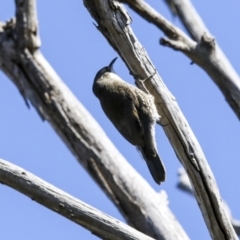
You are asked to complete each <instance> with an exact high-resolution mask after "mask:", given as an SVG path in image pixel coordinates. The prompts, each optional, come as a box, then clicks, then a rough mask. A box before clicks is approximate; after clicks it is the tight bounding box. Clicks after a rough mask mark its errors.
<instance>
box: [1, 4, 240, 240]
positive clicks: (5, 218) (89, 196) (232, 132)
mask: <svg viewBox="0 0 240 240" xmlns="http://www.w3.org/2000/svg"><path fill="white" fill-rule="evenodd" d="M148 2H149V3H150V4H152V5H153V6H154V7H155V8H156V9H157V10H158V11H160V12H161V13H162V14H163V15H164V16H165V17H167V18H168V19H169V20H171V21H172V22H173V23H174V24H176V25H177V26H179V27H182V25H181V23H180V22H179V20H177V19H174V18H173V17H172V15H171V14H170V13H169V10H168V8H167V7H166V6H165V4H164V3H163V1H153V0H151V1H148ZM193 3H194V5H195V7H196V8H197V10H198V12H199V13H200V15H201V16H202V18H203V20H204V22H205V24H206V25H207V26H208V28H209V30H210V31H211V33H212V35H213V36H215V37H216V40H217V42H218V44H219V45H220V47H221V48H222V50H223V51H224V53H225V54H226V56H227V57H228V59H229V60H230V62H231V63H232V65H233V66H234V68H235V69H236V71H237V72H238V73H239V72H240V65H239V62H240V57H239V56H240V50H239V40H240V31H239V22H240V15H239V9H240V2H239V1H218V2H217V3H216V1H208V3H207V4H206V3H205V1H200V0H195V1H193ZM37 5H38V17H39V27H40V37H41V41H42V47H41V51H42V53H43V55H44V56H45V58H46V59H47V60H48V61H49V62H50V64H51V65H52V66H53V68H54V69H55V71H56V72H57V73H58V74H59V76H60V77H61V78H62V80H63V81H64V82H65V83H66V84H67V85H68V87H69V88H70V89H71V91H72V92H73V93H74V94H75V95H76V96H77V98H78V99H79V100H80V101H81V102H82V104H83V105H84V106H85V107H86V108H87V109H88V111H89V112H90V113H91V114H92V115H93V116H94V117H95V118H96V119H97V121H98V122H99V123H100V125H101V126H102V128H103V129H104V131H105V132H106V133H107V135H108V136H109V138H110V139H111V140H112V141H113V143H114V144H115V145H116V147H117V148H118V149H119V150H120V152H121V153H122V154H123V155H124V156H125V157H126V159H127V160H128V161H129V162H130V163H131V164H132V165H133V166H134V168H135V169H136V170H137V171H138V172H139V173H140V174H141V175H142V176H143V177H144V178H145V179H146V180H147V181H148V182H149V184H151V186H152V187H153V188H154V189H155V190H156V191H160V190H162V189H164V190H165V191H166V192H167V194H168V197H169V202H170V203H169V204H170V208H171V210H172V211H173V213H174V214H175V216H176V218H177V219H178V221H179V222H180V223H181V224H182V226H183V227H184V229H185V231H186V232H187V234H188V235H189V237H190V238H191V239H196V240H202V239H210V236H209V233H208V231H207V229H206V226H205V223H204V221H203V219H202V215H201V212H200V210H199V208H198V205H197V203H196V201H195V199H194V198H193V197H191V196H189V195H187V194H185V193H183V192H180V191H179V190H178V189H176V184H177V170H178V168H179V167H180V163H179V161H178V159H177V158H176V156H175V154H174V151H173V149H172V147H171V145H170V144H169V142H168V139H167V138H166V136H165V135H164V132H163V130H162V129H161V127H160V126H157V128H156V135H157V143H158V150H159V152H160V154H161V157H162V159H163V161H164V163H165V165H166V169H167V175H168V178H167V181H166V182H165V183H163V184H162V185H161V186H158V185H156V184H155V182H154V181H153V179H152V177H151V176H150V173H149V172H148V169H147V167H146V164H145V163H144V161H143V160H142V158H141V157H140V156H139V154H138V152H137V151H136V149H135V148H134V147H133V146H131V145H130V144H129V143H128V142H126V141H125V140H124V139H123V137H122V136H121V135H120V134H119V133H118V132H117V131H116V130H115V128H114V127H113V126H112V125H111V123H110V122H109V120H108V119H107V118H106V116H105V115H104V113H103V112H102V110H101V107H100V105H99V102H98V100H97V99H96V98H95V97H94V95H93V93H92V82H93V78H94V76H95V74H96V72H97V71H98V70H99V69H100V68H102V67H103V66H106V65H107V64H109V62H110V61H111V60H112V59H113V58H114V57H116V56H117V54H116V52H114V50H113V49H112V48H111V47H110V46H109V45H108V43H107V41H106V40H105V39H104V37H103V36H102V35H101V34H100V33H99V32H98V31H97V30H96V28H95V27H94V25H93V24H92V22H94V20H93V19H92V18H91V17H90V15H89V13H88V11H87V10H86V9H85V7H84V6H83V3H82V1H77V0H68V1H57V0H51V1H38V2H37ZM0 6H1V8H0V20H1V21H5V20H8V19H9V18H11V17H12V16H13V15H14V12H15V9H14V1H11V0H8V1H6V0H0ZM130 14H131V16H132V18H133V23H132V28H133V30H134V32H135V34H136V36H137V37H138V39H139V41H140V42H141V43H142V44H143V46H144V47H145V49H146V50H147V52H148V54H149V56H150V58H151V60H152V62H153V63H154V64H155V66H156V68H157V70H158V72H159V74H160V75H161V77H162V78H163V80H164V82H165V84H166V85H167V87H168V88H169V90H170V91H171V92H172V94H173V95H174V96H175V97H176V99H177V101H178V104H179V106H180V108H181V110H182V112H183V113H184V115H185V117H186V119H187V120H188V122H189V124H190V126H191V128H192V130H193V132H194V134H195V135H196V137H197V138H198V140H199V142H200V145H201V147H202V149H203V151H204V153H205V156H206V158H207V160H208V162H209V165H210V167H211V169H212V171H213V173H214V175H215V178H216V180H217V183H218V186H219V189H220V192H221V195H222V197H223V198H224V200H225V201H226V202H227V203H228V205H229V207H230V208H231V210H232V213H233V216H234V217H235V218H238V219H240V209H239V202H240V191H239V182H240V174H239V169H240V156H239V149H240V141H239V136H240V135H239V133H240V124H239V121H238V119H237V117H236V116H235V114H234V113H233V111H232V110H231V109H230V107H229V106H228V104H227V103H226V101H225V100H224V97H223V95H222V94H221V92H220V91H219V90H218V88H217V87H216V86H215V84H214V83H213V81H212V80H211V79H210V78H209V77H208V76H207V74H206V73H205V72H204V71H203V70H201V69H200V68H199V67H198V66H196V65H190V60H189V59H187V58H186V57H185V56H183V54H181V53H179V52H174V51H173V50H171V49H168V48H165V47H162V46H160V45H159V38H160V37H162V36H163V34H162V33H161V32H160V31H159V30H158V29H156V28H155V27H154V26H153V25H151V24H149V23H147V22H145V21H144V20H142V19H141V18H139V17H138V16H137V15H136V14H134V13H133V12H132V11H130ZM143 29H144V31H143ZM115 71H116V72H117V73H118V75H120V76H121V77H122V78H123V79H125V80H126V81H128V82H130V83H133V82H134V80H133V79H132V77H131V76H130V75H129V72H128V69H127V68H126V66H125V65H124V63H123V62H122V61H121V59H118V60H117V62H116V64H115ZM0 119H1V122H0V158H2V159H5V160H8V161H10V162H12V163H14V164H17V165H18V166H21V167H23V168H25V169H26V170H28V171H30V172H32V173H33V174H36V175H37V176H39V177H41V178H42V179H44V180H46V181H48V182H49V183H51V184H53V185H55V186H57V187H59V188H61V189H63V190H64V191H66V192H68V193H69V194H72V195H73V196H75V197H77V198H79V199H80V200H82V201H85V202H87V203H88V204H90V205H92V206H94V207H96V208H98V209H100V210H101V211H103V212H106V213H107V214H109V215H111V216H114V217H115V218H117V219H119V220H122V221H124V220H123V218H122V216H121V215H120V213H119V212H118V210H117V209H116V208H115V206H113V204H112V203H111V202H110V201H109V200H108V198H107V197H106V196H105V195H104V193H103V192H102V191H101V190H100V189H99V187H98V186H97V185H96V184H95V183H94V182H93V180H92V179H91V178H90V177H89V176H88V174H87V173H86V172H85V170H84V169H83V168H82V167H81V166H80V165H79V164H78V162H77V161H76V159H75V158H74V157H73V155H72V154H71V153H70V151H69V150H68V149H67V147H66V146H65V145H64V144H63V142H62V141H61V139H60V138H59V137H58V136H57V134H56V133H55V132H54V130H53V129H52V128H51V127H50V125H49V124H48V123H47V122H42V121H41V119H40V118H39V116H38V114H37V113H36V111H35V109H34V108H33V107H31V109H30V110H29V109H27V107H26V105H25V103H24V101H23V99H22V97H21V96H20V94H19V92H18V89H17V88H16V87H15V86H14V85H13V84H12V82H11V81H10V80H9V79H8V78H7V77H6V76H5V75H4V74H3V73H2V72H0ZM0 193H1V198H0V230H1V238H2V239H4V240H15V239H16V240H18V239H24V240H28V239H29V240H30V239H35V240H41V239H59V240H63V239H89V240H93V239H98V238H97V237H95V236H94V235H92V234H91V233H90V232H89V231H88V230H85V229H84V228H82V227H80V226H78V225H76V224H74V223H72V222H71V221H69V220H67V219H65V218H63V217H61V216H60V215H58V214H56V213H54V212H52V211H50V210H48V209H46V208H44V207H42V206H40V205H39V204H37V203H36V202H33V201H32V200H30V199H29V198H28V197H26V196H24V195H22V194H20V193H18V192H16V191H15V190H13V189H10V188H8V187H7V186H5V185H0Z"/></svg>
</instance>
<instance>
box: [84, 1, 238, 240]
mask: <svg viewBox="0 0 240 240" xmlns="http://www.w3.org/2000/svg"><path fill="white" fill-rule="evenodd" d="M135 2H136V1H134V3H135ZM84 4H85V6H86V7H87V9H88V11H89V12H90V14H91V15H92V17H93V18H94V19H95V21H96V22H97V23H98V26H97V27H98V30H100V31H101V33H102V34H103V35H104V36H105V37H106V39H107V40H108V42H109V43H110V44H111V46H112V47H113V48H114V49H115V50H116V51H117V52H118V53H119V55H120V56H121V57H122V59H123V61H125V63H126V65H127V66H128V68H129V70H130V72H131V73H132V74H133V75H134V76H135V78H136V79H145V78H147V77H148V76H149V75H151V74H152V73H154V71H155V69H156V68H155V67H154V66H153V64H152V62H151V60H150V59H149V57H148V55H147V53H146V51H145V49H144V48H143V46H142V45H141V43H140V42H139V41H138V39H137V38H136V36H135V35H134V33H133V31H132V29H131V27H130V26H129V24H130V22H131V18H130V16H129V15H128V13H127V11H126V9H125V8H124V6H123V5H122V4H120V3H118V2H117V1H111V0H110V1H109V0H101V1H99V0H98V1H97V0H85V1H84ZM146 87H147V89H148V91H149V92H150V93H151V94H152V95H154V97H155V102H156V105H157V108H158V111H159V114H160V115H161V117H162V123H163V126H164V131H165V133H166V135H167V137H168V138H169V140H170V142H171V144H172V146H173V148H174V151H175V152H176V155H177V157H178V158H179V160H180V161H181V163H182V164H183V166H184V168H185V169H186V170H187V172H188V174H189V178H190V180H191V183H192V185H193V186H194V190H195V193H196V199H197V201H198V204H199V206H200V209H201V211H202V215H203V216H204V219H205V222H206V225H207V227H208V229H209V232H210V234H211V237H212V238H213V239H217V240H220V239H237V236H236V234H235V232H234V230H233V228H232V225H231V223H230V220H229V218H228V216H227V214H226V212H225V209H224V206H223V204H222V201H221V197H220V193H219V190H218V188H217V184H216V181H215V179H214V176H213V174H212V172H211V169H210V167H209V165H208V163H207V160H206V158H205V156H204V154H203V152H202V149H201V147H200V145H199V143H198V141H197V139H196V138H195V136H194V134H193V132H192V130H191V128H190V127H189V125H188V122H187V120H186V119H185V118H184V116H183V114H182V112H181V110H180V108H179V106H178V104H177V102H176V100H175V98H174V97H173V96H172V94H171V93H170V91H169V90H168V89H167V87H166V86H165V85H164V83H163V81H162V79H161V78H160V76H159V75H158V73H156V74H155V75H154V76H153V77H152V78H151V80H149V81H146Z"/></svg>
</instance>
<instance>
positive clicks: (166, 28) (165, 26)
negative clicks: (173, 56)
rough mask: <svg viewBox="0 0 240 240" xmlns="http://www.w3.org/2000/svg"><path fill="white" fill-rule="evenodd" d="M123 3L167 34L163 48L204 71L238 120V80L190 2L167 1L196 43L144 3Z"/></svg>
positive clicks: (239, 103) (136, 0) (130, 1)
mask: <svg viewBox="0 0 240 240" xmlns="http://www.w3.org/2000/svg"><path fill="white" fill-rule="evenodd" d="M122 2H126V3H127V4H128V5H129V6H130V7H131V8H132V9H133V10H135V11H136V12H137V13H139V15H141V16H142V17H143V18H145V19H146V20H147V21H149V22H151V23H153V24H155V25H156V26H157V27H158V28H159V29H160V30H162V31H163V32H164V33H165V34H166V36H167V37H168V39H165V38H163V39H161V41H160V43H161V44H162V45H164V46H168V47H171V48H172V49H174V50H177V51H181V52H183V53H184V54H185V55H186V56H188V57H189V58H190V59H191V61H192V62H194V63H196V64H198V65H199V66H200V67H201V68H202V69H204V70H205V71H206V73H207V74H208V75H209V76H210V77H211V78H212V79H213V81H214V82H215V83H216V85H217V86H218V87H219V89H220V90H221V91H222V93H223V95H224V96H225V98H226V100H227V102H228V103H229V105H230V106H231V108H232V109H233V111H234V112H235V114H236V115H237V117H238V118H239V119H240V81H239V76H238V74H237V73H236V71H235V70H234V68H233V67H232V66H231V64H230V62H229V61H228V59H227V58H226V57H225V55H224V54H223V52H222V51H221V49H220V48H219V46H218V45H217V44H216V42H215V39H214V38H213V37H211V35H210V34H209V31H208V29H207V28H206V27H205V26H204V24H203V22H202V20H201V18H200V16H199V15H198V14H197V12H196V10H195V9H194V8H193V6H192V5H191V3H190V2H189V0H168V2H170V5H171V6H173V7H174V8H173V9H175V10H176V12H177V13H178V15H179V17H180V18H181V20H182V21H183V23H184V24H185V26H186V28H187V29H188V32H190V34H191V36H193V39H194V40H196V41H197V42H194V41H192V40H191V39H190V38H189V37H187V36H186V34H185V33H183V32H182V31H181V30H180V29H178V28H177V27H175V26H174V25H173V24H171V23H170V22H168V21H167V20H166V19H165V18H164V17H163V16H161V14H159V13H158V12H157V11H156V10H155V9H153V8H152V7H151V6H149V5H148V4H147V3H145V2H144V1H143V0H133V1H132V0H122ZM171 9H172V8H171Z"/></svg>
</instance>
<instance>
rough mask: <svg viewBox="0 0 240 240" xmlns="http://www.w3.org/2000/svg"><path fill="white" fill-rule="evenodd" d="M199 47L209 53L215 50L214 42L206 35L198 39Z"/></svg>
mask: <svg viewBox="0 0 240 240" xmlns="http://www.w3.org/2000/svg"><path fill="white" fill-rule="evenodd" d="M199 46H200V47H201V48H203V49H205V51H207V52H210V51H213V50H214V49H215V47H216V42H215V39H214V38H213V37H210V36H208V35H207V33H204V34H203V35H202V37H201V39H200V42H199Z"/></svg>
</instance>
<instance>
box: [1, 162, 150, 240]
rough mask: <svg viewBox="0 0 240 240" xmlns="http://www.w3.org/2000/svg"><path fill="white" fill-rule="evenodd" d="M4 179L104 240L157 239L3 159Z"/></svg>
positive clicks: (34, 199)
mask: <svg viewBox="0 0 240 240" xmlns="http://www.w3.org/2000/svg"><path fill="white" fill-rule="evenodd" d="M0 182H1V183H2V184H6V185H7V186H10V187H11V188H13V189H15V190H17V191H19V192H21V193H23V194H25V195H26V196H28V197H30V198H31V199H32V200H33V201H36V202H38V203H40V204H41V205H43V206H44V207H47V208H49V209H50V210H52V211H54V212H56V213H58V214H60V215H62V216H63V217H66V218H68V219H69V220H71V221H73V222H75V223H77V224H79V225H81V226H83V227H84V228H86V229H88V230H90V231H91V232H92V233H93V234H95V235H97V236H99V237H100V238H101V239H108V240H140V239H141V240H153V238H150V237H148V236H146V235H144V234H142V233H140V232H138V231H137V230H135V229H133V228H131V227H129V226H128V225H126V224H124V223H122V222H120V221H119V220H117V219H115V218H113V217H110V216H108V215H107V214H104V213H103V212H101V211H99V210H97V209H96V208H94V207H92V206H90V205H88V204H86V203H84V202H82V201H80V200H78V199H76V198H74V197H73V196H71V195H69V194H67V193H66V192H64V191H62V190H60V189H58V188H56V187H54V186H53V185H51V184H49V183H47V182H45V181H44V180H42V179H40V178H39V177H37V176H35V175H33V174H32V173H30V172H28V171H26V170H24V169H23V168H20V167H18V166H16V165H14V164H12V163H9V162H7V161H5V160H2V159H0Z"/></svg>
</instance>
